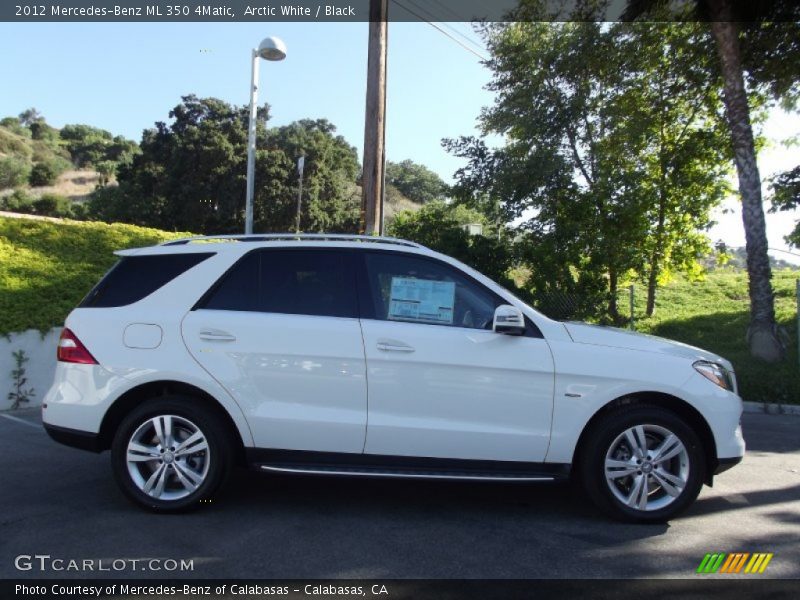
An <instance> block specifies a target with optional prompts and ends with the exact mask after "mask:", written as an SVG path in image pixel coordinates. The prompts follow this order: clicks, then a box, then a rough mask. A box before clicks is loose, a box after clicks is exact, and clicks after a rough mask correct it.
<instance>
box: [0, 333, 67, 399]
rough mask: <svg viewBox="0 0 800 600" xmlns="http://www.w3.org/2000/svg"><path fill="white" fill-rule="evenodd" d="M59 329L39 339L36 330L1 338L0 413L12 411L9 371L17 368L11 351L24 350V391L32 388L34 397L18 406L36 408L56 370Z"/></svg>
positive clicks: (11, 382)
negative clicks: (8, 409)
mask: <svg viewBox="0 0 800 600" xmlns="http://www.w3.org/2000/svg"><path fill="white" fill-rule="evenodd" d="M60 335H61V327H54V328H53V329H51V330H50V331H48V332H47V334H46V335H45V336H44V337H42V334H41V333H40V332H39V331H36V330H35V329H29V330H28V331H23V332H22V333H11V334H9V335H8V337H6V336H2V337H0V410H5V409H7V408H11V401H10V400H9V399H8V393H9V392H11V391H13V390H14V386H13V383H14V381H13V379H12V378H11V371H12V370H13V369H15V368H16V363H15V362H14V357H13V356H11V353H12V352H16V351H17V350H24V351H25V356H27V357H28V362H26V363H25V365H24V367H25V377H27V378H28V382H27V383H26V384H25V387H26V388H33V390H34V392H35V393H34V395H33V397H32V398H31V400H30V402H27V403H25V404H21V405H20V406H21V407H25V406H39V405H41V403H42V398H44V395H45V394H46V393H47V390H48V388H49V387H50V384H51V383H53V373H54V372H55V369H56V345H57V344H58V336H60Z"/></svg>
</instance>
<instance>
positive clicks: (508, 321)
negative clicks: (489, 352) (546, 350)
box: [492, 304, 525, 335]
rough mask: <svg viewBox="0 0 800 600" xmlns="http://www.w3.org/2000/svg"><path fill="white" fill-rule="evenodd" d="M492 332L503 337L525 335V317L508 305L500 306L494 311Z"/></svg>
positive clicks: (515, 308)
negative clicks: (502, 334)
mask: <svg viewBox="0 0 800 600" xmlns="http://www.w3.org/2000/svg"><path fill="white" fill-rule="evenodd" d="M492 330H493V331H494V332H495V333H504V334H505V335H525V317H524V316H523V314H522V311H521V310H520V309H518V308H517V307H516V306H511V305H510V304H501V305H500V306H498V307H497V308H496V309H495V310H494V323H493V325H492Z"/></svg>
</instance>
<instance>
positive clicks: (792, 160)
mask: <svg viewBox="0 0 800 600" xmlns="http://www.w3.org/2000/svg"><path fill="white" fill-rule="evenodd" d="M442 27H444V28H445V30H446V31H447V32H448V33H449V34H450V35H452V36H454V37H456V38H457V39H459V40H461V41H462V42H463V41H464V39H463V38H462V37H461V35H466V36H468V37H471V38H473V39H476V40H477V35H476V34H474V33H472V32H471V30H470V28H469V25H468V24H465V23H452V24H449V25H443V26H442ZM450 28H455V29H456V30H458V33H455V32H454V31H453V30H452V29H450ZM367 30H368V25H367V24H366V23H352V24H347V23H255V24H252V23H157V24H156V23H138V24H122V23H57V24H55V23H0V56H2V58H0V82H2V89H0V116H7V115H16V114H19V113H20V112H21V111H23V110H24V109H26V108H29V107H31V106H33V107H36V108H37V109H38V110H39V111H40V112H41V113H42V114H44V116H45V117H46V118H47V120H48V122H50V123H51V124H52V125H54V126H56V127H61V126H63V125H65V124H67V123H87V124H90V125H94V126H97V127H102V128H103V129H107V130H109V131H111V132H112V133H114V134H122V135H124V136H126V137H128V138H131V139H135V140H137V141H138V140H140V138H141V132H142V130H143V129H145V128H148V127H152V126H153V124H154V123H155V122H156V121H159V120H167V119H168V113H169V110H170V109H171V108H172V107H173V106H175V105H176V104H178V103H179V102H180V97H181V96H182V95H185V94H189V93H194V94H197V95H199V96H214V97H217V98H221V99H223V100H225V101H227V102H230V103H232V104H240V105H243V104H246V103H247V102H248V99H249V96H248V94H249V85H250V66H249V57H250V49H251V48H252V47H253V46H256V45H258V43H259V41H260V40H261V39H262V38H263V37H265V36H267V35H277V36H279V37H281V38H282V39H283V40H284V41H285V42H286V45H287V47H288V57H287V59H286V60H285V61H283V62H280V63H265V62H262V63H261V79H260V81H261V87H260V101H262V102H263V101H267V102H269V103H270V104H271V105H272V112H273V120H272V124H274V125H282V124H286V123H289V122H291V121H294V120H296V119H301V118H322V117H324V118H327V119H329V120H330V121H331V122H332V123H333V124H334V125H336V127H337V129H338V131H339V133H340V134H342V135H343V136H344V137H345V138H346V139H347V140H348V142H349V143H351V144H352V145H354V146H356V147H357V148H358V149H359V155H360V154H361V148H362V145H363V127H364V94H365V90H366V48H367ZM388 75H389V83H388V85H389V90H388V94H389V95H388V103H387V110H388V115H387V119H388V121H387V140H386V141H387V158H388V159H389V160H392V161H400V160H403V159H406V158H410V159H412V160H414V161H417V162H420V163H423V164H425V165H427V166H428V167H430V168H432V169H433V170H434V171H436V172H437V173H439V175H440V176H441V177H442V178H443V179H445V180H446V181H451V180H452V175H453V173H454V172H455V170H456V169H457V168H458V167H459V166H461V161H459V160H458V159H456V158H454V157H452V156H450V155H448V154H447V153H446V152H445V151H444V150H443V149H442V147H441V140H442V138H445V137H456V136H460V135H471V134H475V133H477V129H476V125H477V121H476V119H477V117H478V115H479V113H480V110H481V108H482V107H484V106H487V105H489V104H491V102H492V98H493V96H492V94H491V93H490V92H488V91H486V90H485V85H486V84H487V83H488V82H489V80H490V73H489V71H488V70H487V69H485V68H484V67H483V66H482V65H481V64H480V61H479V59H478V58H477V57H476V56H475V55H473V54H471V53H470V52H468V51H467V50H465V49H464V48H462V47H461V46H459V45H458V44H457V43H455V42H454V41H453V40H452V39H449V38H448V37H446V36H445V35H443V34H442V33H441V32H439V31H437V30H436V29H434V28H433V27H431V26H430V25H428V24H426V23H391V24H390V26H389V69H388ZM765 133H766V135H767V137H768V138H769V139H770V140H771V141H770V145H769V147H768V148H767V149H766V150H765V151H764V152H762V154H761V156H760V157H759V166H760V169H761V174H762V176H763V177H765V178H766V177H767V176H769V175H770V174H772V173H774V172H775V171H777V170H779V169H785V168H790V167H792V166H794V165H796V164H798V162H800V160H798V149H797V148H798V147H797V146H794V147H786V146H784V145H783V144H782V143H781V142H782V140H785V139H787V138H789V137H792V136H800V118H799V117H798V116H797V115H796V114H794V115H786V114H781V113H780V112H777V111H776V112H775V114H773V116H772V117H771V118H770V119H769V121H768V122H767V124H766V126H765ZM496 139H497V138H495V140H496ZM798 139H800V137H799V138H798ZM765 192H766V188H765ZM726 208H729V209H731V210H732V212H728V213H723V212H722V210H719V211H717V215H716V217H717V220H718V221H719V224H718V225H717V226H715V227H714V228H713V229H712V230H711V232H710V233H709V237H711V239H712V240H717V239H723V240H724V241H725V242H726V243H727V244H729V245H731V246H741V245H744V232H743V229H742V225H741V215H740V212H739V208H738V202H736V201H729V202H727V203H726ZM798 217H800V215H786V214H781V215H767V233H768V237H769V241H770V246H772V247H774V248H779V249H785V250H788V249H789V248H788V247H787V246H786V244H785V243H784V241H783V236H785V235H786V234H787V233H788V232H789V231H791V229H792V228H793V225H794V220H795V219H796V218H798ZM793 251H794V252H797V251H796V250H793ZM776 256H779V257H781V258H785V259H789V260H793V261H796V262H800V260H798V259H797V258H792V257H790V256H788V255H785V254H776Z"/></svg>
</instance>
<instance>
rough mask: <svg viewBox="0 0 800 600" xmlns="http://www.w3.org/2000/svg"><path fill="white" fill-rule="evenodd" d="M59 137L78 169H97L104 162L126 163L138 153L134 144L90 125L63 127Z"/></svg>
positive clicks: (137, 148)
mask: <svg viewBox="0 0 800 600" xmlns="http://www.w3.org/2000/svg"><path fill="white" fill-rule="evenodd" d="M60 137H61V141H62V143H63V144H64V146H65V147H66V148H67V150H69V153H70V156H71V157H72V162H73V163H75V165H76V166H78V167H84V168H86V167H97V166H98V165H99V164H100V163H102V162H104V161H111V162H114V163H127V162H130V161H131V160H132V159H133V156H134V155H135V154H137V153H138V151H139V147H138V145H137V144H136V142H132V141H130V140H127V139H125V138H124V137H122V136H116V137H115V136H113V135H112V134H111V133H110V132H108V131H106V130H105V129H99V128H97V127H92V126H90V125H65V126H64V127H63V128H62V129H61V131H60Z"/></svg>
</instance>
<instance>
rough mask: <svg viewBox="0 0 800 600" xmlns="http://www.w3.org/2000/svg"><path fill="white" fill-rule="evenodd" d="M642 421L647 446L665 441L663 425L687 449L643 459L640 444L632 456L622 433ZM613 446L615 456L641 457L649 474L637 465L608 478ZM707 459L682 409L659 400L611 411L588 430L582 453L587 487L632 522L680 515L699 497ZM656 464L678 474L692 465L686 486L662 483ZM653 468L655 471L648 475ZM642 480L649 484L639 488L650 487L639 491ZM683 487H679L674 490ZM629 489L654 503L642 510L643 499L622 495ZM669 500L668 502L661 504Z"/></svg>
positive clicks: (600, 501) (606, 506) (597, 499)
mask: <svg viewBox="0 0 800 600" xmlns="http://www.w3.org/2000/svg"><path fill="white" fill-rule="evenodd" d="M639 425H641V426H643V428H645V429H642V430H641V431H644V432H645V438H646V440H647V442H646V444H645V445H646V447H647V448H649V449H651V450H653V448H651V444H653V446H654V447H655V446H656V445H658V443H659V442H663V440H664V439H666V436H665V434H664V433H663V431H662V430H665V431H667V432H668V433H672V434H674V435H675V436H676V437H677V438H678V439H679V440H680V442H681V443H682V444H683V447H684V449H685V453H683V452H681V453H680V454H679V455H677V456H676V457H675V458H671V459H669V460H667V461H663V462H662V463H660V464H658V465H656V463H655V462H651V461H650V460H649V459H648V458H647V457H644V458H643V459H638V458H637V455H636V454H635V452H636V451H635V449H634V450H633V453H632V454H631V455H630V456H626V455H625V452H626V448H629V447H630V444H628V442H627V441H626V440H624V439H622V436H624V433H625V432H626V431H628V430H630V429H631V428H634V427H636V426H639ZM647 428H649V429H647ZM659 436H661V437H659ZM612 446H613V452H614V453H613V454H612V455H611V457H610V458H612V459H620V460H625V461H631V462H630V463H628V464H636V463H637V461H640V460H641V461H642V462H643V463H647V464H648V465H649V467H648V468H647V469H646V470H645V471H644V473H645V475H642V473H643V471H635V472H633V473H632V474H631V475H629V476H625V477H612V478H611V479H610V480H607V478H606V455H607V454H608V453H609V452H611V451H612ZM640 446H641V445H640ZM705 462H706V461H705V453H704V451H703V447H702V443H701V442H700V438H699V437H698V436H697V434H696V433H695V432H694V430H693V429H692V428H691V427H690V426H689V425H688V424H687V423H686V422H684V421H683V420H682V419H681V418H680V417H679V416H678V415H676V414H675V413H673V412H671V411H669V410H666V409H664V408H661V407H658V406H653V405H649V404H631V405H626V406H622V407H620V408H617V409H615V410H613V411H612V412H609V413H608V414H607V415H605V416H603V417H602V418H601V419H600V420H599V421H598V422H597V423H595V424H594V425H593V426H592V428H591V430H589V431H588V432H587V437H586V439H585V441H584V442H583V443H582V445H581V448H580V455H579V456H578V474H579V477H580V479H581V482H582V484H583V488H584V489H585V491H586V493H587V494H588V495H589V497H590V498H591V499H592V501H593V502H594V503H595V504H596V505H597V506H598V507H599V508H600V509H601V510H603V511H604V512H606V513H607V514H608V515H610V516H611V517H613V518H615V519H618V520H621V521H628V522H639V523H660V522H664V521H667V520H669V519H671V518H672V517H674V516H676V515H677V514H679V513H680V512H682V511H683V510H685V509H686V508H688V507H689V506H690V505H691V504H692V503H693V502H694V501H695V499H696V498H697V495H698V494H699V493H700V488H701V487H702V486H703V481H704V480H705V472H706V464H705ZM629 468H630V467H625V468H620V472H623V471H624V472H627V469H629ZM633 468H635V469H638V468H639V467H638V466H636V467H633ZM642 468H644V467H642ZM655 469H659V471H658V476H659V477H662V474H663V473H664V471H663V470H662V469H666V470H667V473H666V474H667V475H674V474H675V473H674V471H678V473H677V474H679V475H683V474H685V473H686V471H687V470H688V475H686V477H685V479H684V481H685V485H684V486H683V487H682V490H681V491H680V492H679V493H677V495H674V496H673V495H671V494H668V493H667V491H666V488H665V487H662V486H661V485H659V482H658V480H657V477H656V472H655ZM647 473H650V474H651V475H649V476H648V475H647ZM642 477H643V479H642ZM638 481H643V482H644V485H647V486H648V487H647V488H644V487H643V486H641V487H640V488H639V489H644V490H645V493H643V494H639V495H638V496H636V495H635V489H636V486H637V482H638ZM651 488H653V491H649V493H648V491H647V490H651ZM678 489H679V488H674V489H673V493H674V492H675V491H676V490H678ZM615 490H616V493H615ZM627 492H630V494H629V495H628V498H631V499H633V503H634V504H636V499H637V498H640V499H644V504H645V506H648V505H649V509H645V510H642V509H641V508H640V507H639V506H638V505H637V506H629V505H628V504H626V503H625V502H623V501H622V499H621V498H620V496H625V495H626V493H627ZM651 498H652V500H651ZM664 503H666V504H665V505H664V506H661V504H664Z"/></svg>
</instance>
